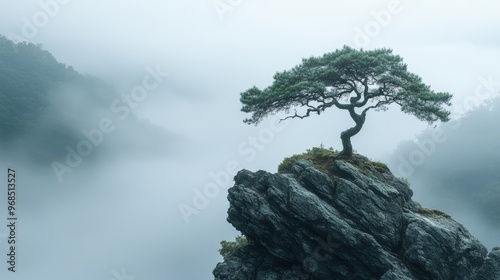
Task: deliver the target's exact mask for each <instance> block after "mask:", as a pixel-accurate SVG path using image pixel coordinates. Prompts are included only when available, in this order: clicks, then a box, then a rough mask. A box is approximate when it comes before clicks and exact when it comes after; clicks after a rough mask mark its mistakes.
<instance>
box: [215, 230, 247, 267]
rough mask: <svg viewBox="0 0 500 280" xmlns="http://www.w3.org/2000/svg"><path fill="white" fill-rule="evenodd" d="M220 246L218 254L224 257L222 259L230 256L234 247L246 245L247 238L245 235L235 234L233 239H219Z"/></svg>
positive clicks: (234, 249)
mask: <svg viewBox="0 0 500 280" xmlns="http://www.w3.org/2000/svg"><path fill="white" fill-rule="evenodd" d="M220 245H221V248H220V249H219V254H220V255H221V256H222V257H223V258H224V261H226V260H227V259H228V257H229V256H231V255H232V254H233V253H234V251H236V249H238V248H241V247H243V246H246V245H248V240H247V238H246V237H245V236H243V235H241V236H237V237H236V240H235V241H225V240H223V241H221V242H220Z"/></svg>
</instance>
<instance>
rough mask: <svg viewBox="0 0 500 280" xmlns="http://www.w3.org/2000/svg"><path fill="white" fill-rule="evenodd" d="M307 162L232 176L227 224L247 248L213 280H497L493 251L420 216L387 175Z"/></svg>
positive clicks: (362, 167)
mask: <svg viewBox="0 0 500 280" xmlns="http://www.w3.org/2000/svg"><path fill="white" fill-rule="evenodd" d="M313 161H314V160H313ZM313 161H311V160H307V159H297V160H294V161H293V162H291V163H290V164H289V167H288V168H287V169H286V170H285V171H282V173H281V174H271V173H268V172H265V171H258V172H250V171H248V170H242V171H240V172H239V173H238V174H237V175H236V176H235V185H234V186H233V187H232V188H230V189H229V195H228V199H229V202H230V207H229V210H228V221H229V222H230V223H231V224H232V225H233V226H234V227H235V228H236V229H237V230H239V231H240V232H241V233H242V234H243V235H245V236H246V238H247V239H248V244H247V245H244V246H241V247H240V248H238V249H236V250H235V251H234V252H232V253H231V254H230V255H229V256H227V257H226V258H225V260H224V262H222V263H219V264H217V267H216V268H215V270H214V271H213V274H214V276H215V279H216V280H233V279H234V280H294V279H309V280H326V279H329V280H331V279H348V280H352V279H360V280H361V279H363V280H364V279H380V280H389V279H391V280H392V279H394V280H396V279H397V280H405V279H407V280H410V279H419V280H420V279H422V280H424V279H432V280H438V279H443V280H444V279H446V280H449V279H457V280H458V279H460V280H468V279H470V280H479V279H481V280H497V279H500V248H498V247H496V248H494V249H493V250H492V251H491V252H489V253H488V252H487V250H486V248H485V247H484V246H483V245H482V244H481V243H480V242H479V241H478V240H477V239H476V238H475V237H473V236H472V235H471V234H470V233H469V232H468V231H467V229H465V228H464V227H463V226H462V225H461V224H459V223H458V222H456V221H454V220H453V219H452V218H451V217H450V216H448V215H446V214H445V213H442V212H440V211H437V210H429V209H425V208H423V207H421V206H420V205H419V204H418V203H417V202H415V201H413V200H412V199H411V198H412V194H413V193H412V191H411V189H410V188H409V186H408V184H407V183H406V182H404V181H402V180H400V179H398V178H396V177H395V176H394V175H393V174H392V173H391V172H390V170H389V169H388V168H387V167H386V166H385V165H383V164H380V163H376V162H371V161H369V160H368V159H367V158H365V157H363V156H360V155H355V156H354V157H353V158H352V159H336V158H330V160H328V161H325V160H322V161H319V162H321V163H320V164H318V161H315V162H314V163H313Z"/></svg>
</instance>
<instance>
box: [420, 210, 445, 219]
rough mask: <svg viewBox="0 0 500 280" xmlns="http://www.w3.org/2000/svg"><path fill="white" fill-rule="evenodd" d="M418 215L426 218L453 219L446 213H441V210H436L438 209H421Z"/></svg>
mask: <svg viewBox="0 0 500 280" xmlns="http://www.w3.org/2000/svg"><path fill="white" fill-rule="evenodd" d="M417 213H419V214H421V215H424V216H427V217H431V218H439V217H443V218H447V219H451V217H450V215H448V214H446V213H444V212H441V211H439V210H436V209H427V208H420V209H418V212H417Z"/></svg>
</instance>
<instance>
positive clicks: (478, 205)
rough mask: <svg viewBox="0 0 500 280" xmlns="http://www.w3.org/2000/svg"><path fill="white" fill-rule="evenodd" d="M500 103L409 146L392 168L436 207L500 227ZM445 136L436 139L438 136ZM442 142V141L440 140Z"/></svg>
mask: <svg viewBox="0 0 500 280" xmlns="http://www.w3.org/2000/svg"><path fill="white" fill-rule="evenodd" d="M499 119H500V99H496V100H494V101H492V102H490V103H489V104H488V105H486V106H483V107H480V108H478V109H475V110H473V111H471V112H469V113H468V114H467V115H465V116H464V117H463V118H461V119H459V120H456V121H453V122H450V123H447V124H444V125H442V126H441V127H439V128H434V129H428V130H427V131H425V132H424V133H422V134H421V135H419V136H418V140H419V141H418V142H417V143H416V142H413V141H407V142H403V143H402V144H401V145H399V147H398V148H397V149H396V150H395V152H394V154H393V158H392V160H391V164H390V166H392V169H394V171H396V172H397V171H398V169H399V171H400V173H401V171H403V172H402V173H405V174H400V175H402V176H406V177H408V178H409V179H410V180H411V181H413V182H415V184H414V186H413V187H414V188H420V189H423V190H424V192H425V193H427V194H428V195H429V197H430V200H433V203H434V205H435V206H436V207H437V206H440V207H442V208H443V209H444V210H445V211H446V210H447V209H451V208H453V209H461V211H475V212H476V211H477V212H478V213H480V215H481V216H482V217H485V219H486V218H487V219H490V220H491V222H492V223H496V224H497V225H500V172H499V171H500V134H498V128H499V125H498V120H499ZM438 135H439V137H436V136H438ZM436 140H438V141H436Z"/></svg>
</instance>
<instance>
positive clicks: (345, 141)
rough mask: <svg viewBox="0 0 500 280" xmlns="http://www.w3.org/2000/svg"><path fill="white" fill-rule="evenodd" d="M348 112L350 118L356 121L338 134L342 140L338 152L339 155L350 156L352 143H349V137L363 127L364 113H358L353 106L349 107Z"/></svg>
mask: <svg viewBox="0 0 500 280" xmlns="http://www.w3.org/2000/svg"><path fill="white" fill-rule="evenodd" d="M349 113H350V114H351V117H352V119H353V120H354V122H355V123H356V125H355V126H353V127H351V128H349V129H347V130H345V131H342V133H341V134H340V139H341V140H342V147H343V149H342V151H341V152H340V153H339V155H340V156H344V157H352V144H351V137H353V136H354V135H356V134H358V132H359V131H360V130H361V128H362V127H363V124H364V123H365V115H364V114H362V115H358V114H356V112H355V111H354V108H351V109H349Z"/></svg>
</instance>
